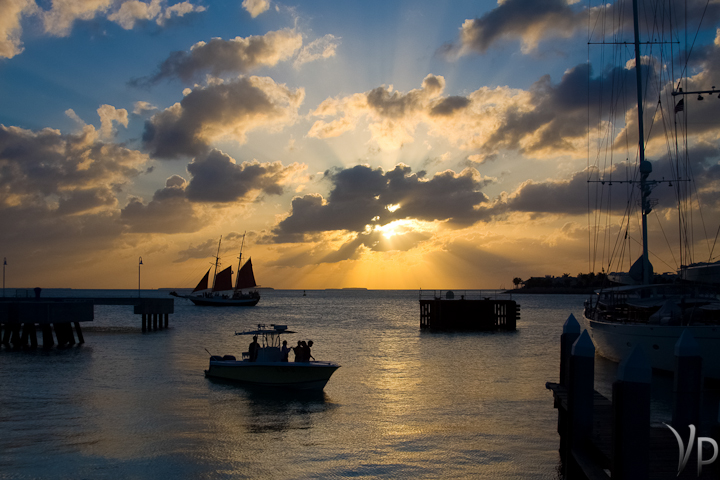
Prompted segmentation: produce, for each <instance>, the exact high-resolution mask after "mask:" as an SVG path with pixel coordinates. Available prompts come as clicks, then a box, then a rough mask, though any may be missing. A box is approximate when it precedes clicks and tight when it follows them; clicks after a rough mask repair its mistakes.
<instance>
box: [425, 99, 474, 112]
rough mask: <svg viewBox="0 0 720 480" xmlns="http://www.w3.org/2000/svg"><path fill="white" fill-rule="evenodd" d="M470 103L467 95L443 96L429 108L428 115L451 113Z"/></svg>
mask: <svg viewBox="0 0 720 480" xmlns="http://www.w3.org/2000/svg"><path fill="white" fill-rule="evenodd" d="M469 104H470V99H469V98H467V97H459V96H452V97H446V98H443V99H442V100H441V101H440V102H438V103H437V104H435V105H434V106H433V107H432V108H431V109H430V115H452V114H453V113H455V112H456V111H457V110H461V109H463V108H465V107H467V106H468V105H469Z"/></svg>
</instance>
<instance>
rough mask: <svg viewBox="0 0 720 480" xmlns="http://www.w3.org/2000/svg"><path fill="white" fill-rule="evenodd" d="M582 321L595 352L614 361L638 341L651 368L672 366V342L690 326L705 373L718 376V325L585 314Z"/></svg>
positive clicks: (619, 358)
mask: <svg viewBox="0 0 720 480" xmlns="http://www.w3.org/2000/svg"><path fill="white" fill-rule="evenodd" d="M585 324H586V327H587V330H588V333H589V334H590V338H592V341H593V343H594V344H595V348H596V349H597V353H598V354H599V355H600V356H602V357H605V358H607V359H609V360H612V361H614V362H620V361H622V360H623V359H624V358H627V357H628V356H629V355H630V353H631V352H632V350H633V348H634V347H635V345H641V346H642V349H643V352H644V354H645V356H646V357H647V359H648V361H649V362H650V365H651V366H652V368H653V369H657V370H663V371H668V372H672V371H674V370H675V344H676V343H677V341H678V338H680V335H681V334H682V332H683V331H684V330H685V329H688V330H690V333H692V334H693V336H694V337H695V339H696V340H697V342H698V344H699V345H700V354H701V355H702V357H703V371H704V375H705V376H706V377H710V378H714V379H720V326H718V325H709V326H704V325H703V326H689V327H687V326H675V325H648V324H638V323H620V322H616V323H613V322H604V321H599V320H591V319H589V318H587V317H585Z"/></svg>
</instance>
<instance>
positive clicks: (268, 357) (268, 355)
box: [205, 324, 340, 390]
mask: <svg viewBox="0 0 720 480" xmlns="http://www.w3.org/2000/svg"><path fill="white" fill-rule="evenodd" d="M293 333H295V332H292V331H290V330H288V329H287V325H275V324H271V325H262V324H261V325H258V328H257V329H255V330H249V331H243V332H235V335H238V336H246V337H247V336H252V337H257V338H255V339H254V340H256V341H257V344H256V345H257V348H256V349H255V352H252V349H248V351H247V352H242V354H241V357H240V359H237V357H236V356H235V355H222V356H220V355H211V356H210V366H209V368H208V369H207V370H205V376H206V377H208V378H216V379H222V380H229V381H232V382H238V383H242V384H246V385H262V386H269V387H284V388H293V389H300V390H322V389H323V388H325V385H326V384H327V382H328V381H329V380H330V377H331V376H332V374H333V373H335V370H337V369H338V368H340V365H338V364H337V363H334V362H327V361H316V360H310V358H298V354H297V353H296V361H294V362H292V361H288V359H283V357H282V350H281V337H282V336H283V335H289V334H293ZM298 359H299V360H301V361H297V360H298Z"/></svg>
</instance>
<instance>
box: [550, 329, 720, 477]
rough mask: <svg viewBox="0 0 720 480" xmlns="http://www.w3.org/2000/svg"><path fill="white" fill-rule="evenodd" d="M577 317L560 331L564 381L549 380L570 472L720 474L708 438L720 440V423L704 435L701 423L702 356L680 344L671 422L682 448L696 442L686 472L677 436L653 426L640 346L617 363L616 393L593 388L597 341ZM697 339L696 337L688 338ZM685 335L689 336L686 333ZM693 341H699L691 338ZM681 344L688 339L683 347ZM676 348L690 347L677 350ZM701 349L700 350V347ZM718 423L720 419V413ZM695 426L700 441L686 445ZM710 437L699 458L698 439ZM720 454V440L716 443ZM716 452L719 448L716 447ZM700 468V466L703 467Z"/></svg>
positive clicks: (648, 374)
mask: <svg viewBox="0 0 720 480" xmlns="http://www.w3.org/2000/svg"><path fill="white" fill-rule="evenodd" d="M579 332H580V326H579V324H578V323H577V321H576V320H575V318H574V317H573V316H572V315H571V316H570V318H569V319H568V321H567V322H566V323H565V327H564V328H563V335H562V336H561V354H560V356H561V360H560V372H561V373H560V382H559V383H551V382H548V383H546V385H545V386H546V388H547V389H549V390H550V391H552V394H553V398H554V406H555V408H556V409H557V410H558V433H559V434H560V455H561V459H562V470H563V472H562V473H563V476H564V478H569V479H588V480H601V479H602V480H609V479H612V480H617V479H628V480H629V479H632V480H636V479H637V480H644V479H674V478H681V479H685V478H687V479H690V478H693V479H695V478H701V479H705V478H707V479H710V478H714V479H717V478H720V460H712V457H713V448H712V445H711V443H710V442H709V440H708V439H710V440H712V437H714V438H715V440H712V441H715V442H717V440H718V439H720V426H719V424H715V425H711V426H708V427H709V428H707V429H706V430H709V431H710V434H711V437H704V435H706V433H703V432H702V431H701V430H702V429H701V427H702V426H701V425H698V424H699V423H700V412H699V407H700V395H701V391H702V387H701V384H702V376H701V375H700V371H701V370H700V368H701V360H700V363H698V360H699V359H700V356H699V353H697V354H696V355H695V354H693V353H690V354H688V353H687V352H688V351H690V352H692V350H688V349H684V350H683V347H679V346H676V355H677V356H676V358H677V362H676V365H677V368H676V372H675V388H674V399H673V419H672V422H671V423H672V425H671V426H672V427H674V428H675V429H676V430H677V431H678V432H679V434H680V436H681V437H682V439H683V442H684V446H683V448H684V449H687V448H688V447H689V448H691V451H690V452H689V456H688V457H687V463H686V464H685V466H684V467H683V468H682V469H681V471H680V472H678V470H679V469H680V463H679V462H680V459H679V455H678V448H679V447H678V441H677V439H676V437H675V434H674V433H673V431H672V430H671V429H670V428H668V426H667V425H659V426H658V425H651V424H650V400H651V399H650V377H651V375H652V371H651V369H650V367H649V364H648V363H647V361H646V360H645V358H644V354H643V353H642V350H640V349H637V350H635V351H634V352H633V355H631V356H630V357H629V358H628V359H626V361H625V362H623V363H621V364H620V366H619V367H618V379H617V381H616V382H614V383H613V399H612V400H610V399H608V398H605V397H604V396H602V395H601V394H599V393H598V392H597V391H596V390H594V388H593V387H594V385H593V384H594V356H595V347H594V346H593V344H592V341H591V340H590V337H589V335H588V334H587V332H583V333H582V334H580V333H579ZM690 337H691V336H690ZM685 340H687V338H686V339H685ZM689 341H690V342H694V339H692V338H690V340H689ZM681 342H683V337H681V339H680V340H679V341H678V345H680V343H681ZM678 351H684V352H685V353H680V354H677V352H678ZM698 352H699V350H698ZM719 423H720V419H719ZM689 425H694V426H695V427H696V428H697V429H698V431H696V436H695V442H694V443H693V444H691V445H689V446H688V443H689V437H690V429H689ZM700 437H702V438H703V439H704V442H705V443H704V445H703V446H704V447H705V448H703V449H702V450H701V453H700V455H701V457H700V458H699V457H698V443H699V440H700ZM714 448H715V452H717V448H718V447H717V444H716V445H715V446H714ZM716 455H717V453H716ZM699 464H700V466H701V469H700V472H699V469H698V465H699Z"/></svg>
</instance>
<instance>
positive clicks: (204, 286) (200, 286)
mask: <svg viewBox="0 0 720 480" xmlns="http://www.w3.org/2000/svg"><path fill="white" fill-rule="evenodd" d="M209 276H210V270H208V271H207V273H206V274H205V276H204V277H203V278H202V280H200V282H198V284H197V287H195V290H193V291H192V293H195V292H199V291H200V290H207V288H208V277H209Z"/></svg>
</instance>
